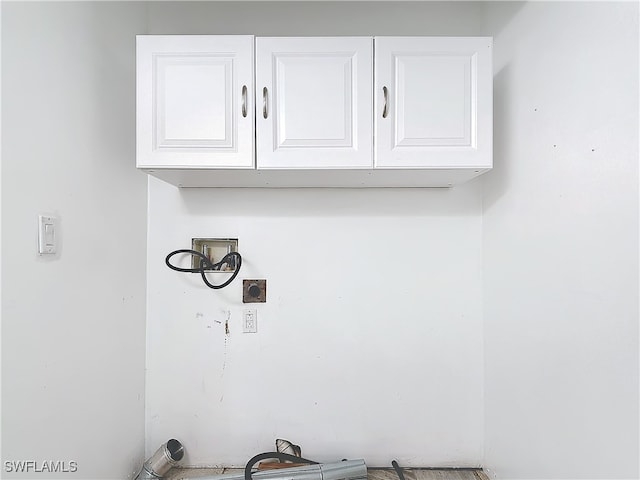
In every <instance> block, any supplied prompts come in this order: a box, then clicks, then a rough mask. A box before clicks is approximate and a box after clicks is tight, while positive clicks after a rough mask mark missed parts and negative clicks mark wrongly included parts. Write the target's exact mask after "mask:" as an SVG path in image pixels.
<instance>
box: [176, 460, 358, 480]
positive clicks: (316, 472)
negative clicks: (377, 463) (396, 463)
mask: <svg viewBox="0 0 640 480" xmlns="http://www.w3.org/2000/svg"><path fill="white" fill-rule="evenodd" d="M251 478H252V479H253V480H366V479H367V466H366V465H365V463H364V460H343V461H341V462H335V463H318V464H315V465H304V466H302V467H291V468H281V469H280V468H279V469H274V470H262V471H258V472H255V473H253V474H252V475H251ZM183 480H189V478H188V477H183ZM193 480H245V475H244V474H242V473H239V474H226V475H225V474H222V475H198V476H197V477H193Z"/></svg>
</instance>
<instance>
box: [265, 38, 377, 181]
mask: <svg viewBox="0 0 640 480" xmlns="http://www.w3.org/2000/svg"><path fill="white" fill-rule="evenodd" d="M372 61H373V51H372V39H371V38H360V37H341V38H339V39H337V38H332V37H326V38H258V39H257V40H256V79H257V80H256V95H259V96H262V97H263V98H262V101H263V105H264V106H263V111H262V112H259V114H258V122H257V151H258V154H257V162H258V167H259V168H294V169H303V168H360V167H363V168H364V167H371V166H372V164H373V162H372V158H373V157H372V154H373V153H372V152H373V138H372V134H373V132H372V75H373V65H372ZM265 89H266V94H265ZM264 109H266V113H267V116H266V117H267V118H265V115H264V113H265V110H264Z"/></svg>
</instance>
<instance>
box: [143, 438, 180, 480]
mask: <svg viewBox="0 0 640 480" xmlns="http://www.w3.org/2000/svg"><path fill="white" fill-rule="evenodd" d="M182 457H184V447H183V446H182V444H181V443H180V442H179V441H178V440H176V439H175V438H172V439H171V440H169V441H167V443H165V444H163V445H161V446H160V448H158V450H156V453H154V454H153V455H152V456H151V457H149V459H148V460H147V461H146V462H144V465H143V466H142V470H140V473H139V474H138V475H137V476H136V478H135V479H134V480H159V479H161V478H162V476H163V475H164V474H165V473H167V472H168V471H169V470H170V469H171V467H174V466H175V465H177V464H178V462H179V461H180V460H182Z"/></svg>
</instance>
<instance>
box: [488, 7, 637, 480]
mask: <svg viewBox="0 0 640 480" xmlns="http://www.w3.org/2000/svg"><path fill="white" fill-rule="evenodd" d="M487 33H488V34H492V35H494V42H495V50H494V52H495V58H494V61H495V72H496V74H495V82H494V92H495V112H494V114H495V117H494V118H495V122H494V123H495V127H494V132H495V137H494V144H495V152H494V153H495V155H494V159H495V168H494V171H492V172H491V173H489V174H487V175H485V177H484V182H485V197H484V212H483V218H484V229H483V244H484V323H485V328H484V338H485V352H486V357H485V404H486V419H485V423H486V437H485V449H486V459H485V466H486V467H488V468H489V469H490V470H492V471H493V472H494V474H495V475H496V477H497V478H500V479H515V478H546V479H560V478H566V479H577V478H602V479H604V478H607V479H613V478H629V479H631V478H634V479H637V478H638V477H639V472H638V451H639V445H638V420H639V419H638V405H639V399H638V4H637V2H633V3H624V4H614V3H611V2H605V3H592V2H588V3H574V2H569V3H557V2H550V3H545V2H540V3H538V2H532V3H529V4H526V5H522V4H509V3H502V2H497V3H496V4H492V5H490V6H489V7H488V9H487Z"/></svg>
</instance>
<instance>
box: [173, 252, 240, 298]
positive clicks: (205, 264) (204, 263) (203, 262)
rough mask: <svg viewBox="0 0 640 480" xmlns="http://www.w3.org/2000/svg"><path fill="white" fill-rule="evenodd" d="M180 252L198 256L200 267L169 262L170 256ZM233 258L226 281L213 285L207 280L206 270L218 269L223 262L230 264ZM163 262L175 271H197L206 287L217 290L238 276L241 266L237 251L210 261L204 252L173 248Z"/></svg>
mask: <svg viewBox="0 0 640 480" xmlns="http://www.w3.org/2000/svg"><path fill="white" fill-rule="evenodd" d="M180 253H188V254H189V255H192V256H196V257H198V258H200V267H199V268H181V267H176V266H175V265H172V264H171V262H170V260H171V257H173V256H174V255H178V254H180ZM233 259H235V262H234V263H235V267H236V268H235V270H234V272H233V274H232V275H231V277H230V278H229V279H228V280H227V281H226V282H224V283H221V284H220V285H214V284H212V283H211V282H209V280H207V276H206V272H207V271H210V270H219V269H220V267H222V265H223V264H225V263H227V264H231V263H232V260H233ZM164 263H165V264H166V265H167V267H169V268H170V269H171V270H175V271H176V272H186V273H199V274H200V275H201V276H202V281H203V282H204V283H205V284H206V285H207V287H209V288H213V289H214V290H217V289H220V288H224V287H226V286H227V285H229V284H230V283H231V282H233V280H234V279H235V278H236V277H237V276H238V273H239V272H240V267H241V266H242V256H240V254H239V253H238V252H231V253H227V254H226V255H225V256H224V257H222V260H220V261H219V262H217V263H211V261H210V260H209V259H208V258H207V257H206V256H205V255H204V254H202V253H200V252H198V251H196V250H188V249H182V250H174V251H173V252H171V253H170V254H169V255H167V257H166V258H165V259H164Z"/></svg>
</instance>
